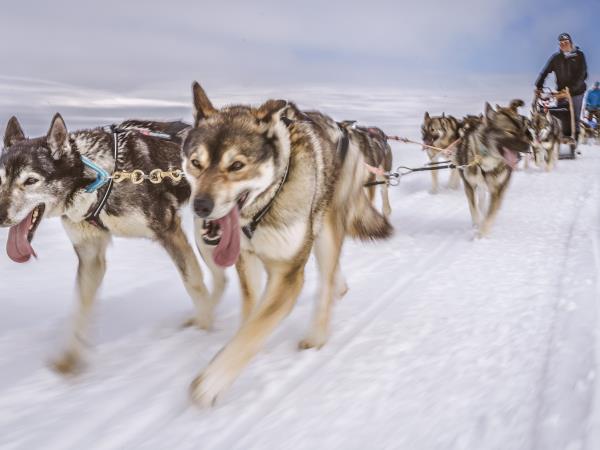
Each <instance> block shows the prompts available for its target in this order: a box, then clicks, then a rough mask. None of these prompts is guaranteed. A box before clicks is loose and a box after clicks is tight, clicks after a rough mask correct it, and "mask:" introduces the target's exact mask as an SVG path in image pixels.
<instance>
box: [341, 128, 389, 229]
mask: <svg viewBox="0 0 600 450" xmlns="http://www.w3.org/2000/svg"><path fill="white" fill-rule="evenodd" d="M339 126H340V127H342V128H344V130H346V132H347V133H348V137H349V138H350V145H351V146H353V147H356V148H358V149H360V151H361V152H362V154H363V157H364V159H365V162H366V163H367V164H368V165H370V166H371V167H374V168H376V169H379V170H380V171H383V172H387V173H389V172H391V170H392V148H391V147H390V144H389V142H388V140H387V136H386V134H385V133H384V132H383V130H381V129H380V128H377V127H361V126H356V125H355V122H354V121H343V122H339ZM374 181H385V177H383V176H381V175H379V174H377V175H376V174H374V173H372V172H370V171H369V170H367V169H366V166H365V178H364V183H371V182H374ZM377 186H379V187H380V191H381V205H382V212H383V214H384V215H385V216H386V217H389V215H390V214H391V213H392V207H391V206H390V199H389V193H388V185H387V183H382V184H379V185H377ZM377 186H375V185H374V186H368V187H366V190H367V195H368V196H369V199H370V200H371V202H374V201H375V190H376V187H377Z"/></svg>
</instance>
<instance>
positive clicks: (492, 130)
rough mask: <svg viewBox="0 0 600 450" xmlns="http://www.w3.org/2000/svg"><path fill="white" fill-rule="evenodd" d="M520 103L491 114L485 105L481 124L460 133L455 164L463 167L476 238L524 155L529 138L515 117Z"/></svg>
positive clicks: (489, 220) (491, 219) (520, 119)
mask: <svg viewBox="0 0 600 450" xmlns="http://www.w3.org/2000/svg"><path fill="white" fill-rule="evenodd" d="M520 106H523V101H521V100H513V101H512V102H511V104H510V106H509V107H497V109H496V110H494V109H493V108H492V107H491V106H490V104H489V103H486V105H485V113H484V115H483V120H481V123H479V124H477V123H478V121H477V120H473V121H472V125H471V126H470V127H467V128H465V129H464V130H463V133H464V135H463V137H462V140H461V141H460V143H459V145H458V150H457V153H456V162H457V164H458V165H460V166H463V167H462V168H461V169H460V174H461V177H462V179H463V185H464V189H465V194H466V196H467V201H468V203H469V210H470V212H471V218H472V220H473V226H474V227H475V228H477V237H483V236H486V235H487V234H488V233H489V230H490V228H491V226H492V224H493V222H494V220H495V218H496V215H497V214H498V211H499V209H500V205H501V203H502V200H503V198H504V195H505V193H506V189H507V187H508V182H509V181H510V177H511V175H512V171H513V169H514V168H515V167H516V165H517V163H518V161H519V158H520V153H524V152H528V151H529V147H530V144H531V138H530V134H529V130H528V128H527V123H526V121H525V120H524V117H523V116H521V115H520V114H519V113H518V108H519V107H520ZM486 194H489V204H488V206H487V210H486V211H485V216H484V217H483V218H482V217H481V216H482V214H483V211H481V209H482V208H483V203H485V201H484V199H485V197H486Z"/></svg>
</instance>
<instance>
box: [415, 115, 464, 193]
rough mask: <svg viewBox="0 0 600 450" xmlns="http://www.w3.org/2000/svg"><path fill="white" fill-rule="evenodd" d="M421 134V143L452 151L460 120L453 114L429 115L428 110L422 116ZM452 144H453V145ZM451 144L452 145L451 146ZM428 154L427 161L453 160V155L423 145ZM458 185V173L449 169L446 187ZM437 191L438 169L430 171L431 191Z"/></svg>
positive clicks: (455, 142) (457, 136)
mask: <svg viewBox="0 0 600 450" xmlns="http://www.w3.org/2000/svg"><path fill="white" fill-rule="evenodd" d="M421 135H422V138H423V144H425V145H431V146H433V147H437V148H441V149H448V150H449V151H453V150H455V149H456V144H457V143H458V142H457V141H458V140H459V139H460V122H459V121H458V120H457V119H456V118H455V117H453V116H447V115H446V114H442V115H441V116H430V115H429V113H428V112H426V113H425V116H424V117H423V124H422V125H421ZM453 144H454V145H453ZM451 146H452V147H451ZM424 149H425V150H426V151H427V155H428V156H429V162H431V163H435V162H437V161H439V160H440V158H441V159H450V160H451V161H453V162H454V157H453V156H450V155H445V154H444V153H442V152H441V151H439V150H435V149H432V148H427V147H424ZM459 185H460V175H459V174H458V171H457V170H456V169H451V170H450V180H449V181H448V187H449V188H450V189H458V187H459ZM437 192H438V171H437V170H432V171H431V193H432V194H435V193H437Z"/></svg>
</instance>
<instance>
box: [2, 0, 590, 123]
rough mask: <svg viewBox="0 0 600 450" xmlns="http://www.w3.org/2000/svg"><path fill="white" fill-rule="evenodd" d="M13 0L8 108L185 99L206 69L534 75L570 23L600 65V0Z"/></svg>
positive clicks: (300, 76) (5, 74)
mask: <svg viewBox="0 0 600 450" xmlns="http://www.w3.org/2000/svg"><path fill="white" fill-rule="evenodd" d="M2 9H3V11H2V14H1V15H0V40H1V41H2V43H3V45H2V46H0V60H1V61H2V65H1V66H0V120H4V119H5V118H6V115H7V114H10V112H9V110H10V111H12V110H14V109H15V108H16V109H17V110H18V108H19V107H23V106H25V107H26V108H29V107H33V106H34V105H40V107H44V105H56V106H57V107H73V104H72V103H73V102H75V103H77V102H78V103H81V105H79V106H81V107H82V108H85V106H86V105H85V104H86V102H87V101H89V100H91V99H93V100H94V101H99V102H102V99H104V100H103V101H104V104H103V105H98V104H97V103H93V102H91V103H90V104H91V105H92V106H93V107H96V108H104V109H107V108H110V107H114V108H119V107H122V106H123V103H126V104H127V106H131V105H132V104H133V107H140V108H141V107H142V106H143V105H141V103H143V102H144V101H146V102H147V106H156V107H165V108H167V109H168V108H169V107H179V105H181V103H182V102H188V101H189V86H190V83H191V81H192V80H194V79H196V80H198V81H200V82H201V83H202V84H203V85H204V86H205V87H207V88H208V89H209V90H212V91H214V92H220V91H223V90H227V89H230V90H233V89H237V90H243V88H244V87H254V88H256V87H264V88H267V87H273V86H277V87H280V89H281V90H282V91H283V92H287V91H286V89H287V90H288V91H289V92H293V89H295V88H298V87H307V86H328V87H337V88H340V89H345V88H347V87H353V88H356V89H358V88H360V87H377V88H390V89H398V88H422V89H429V90H432V91H440V92H441V91H444V90H448V89H452V88H454V89H456V88H463V89H471V88H475V87H476V86H482V85H486V84H487V85H517V84H518V85H519V86H521V87H522V86H531V87H532V85H533V81H534V80H535V78H536V76H537V74H538V72H539V71H540V69H541V67H542V66H543V65H544V63H545V62H546V60H547V59H548V57H549V56H550V55H551V54H552V53H553V52H554V51H556V47H557V42H556V37H557V35H558V34H559V33H561V32H564V31H566V32H569V33H571V35H572V36H573V38H574V41H575V43H576V44H577V45H579V46H580V47H581V48H582V49H583V50H584V52H585V54H586V56H587V60H588V65H589V72H590V79H589V80H588V81H590V82H591V81H593V80H595V79H597V78H600V45H599V44H600V27H599V26H598V21H599V18H600V11H599V10H600V0H562V1H558V0H529V1H528V0H505V1H482V0H456V1H440V0H438V1H434V0H419V1H370V2H365V1H362V2H355V1H352V0H345V1H337V0H331V1H321V2H320V1H314V0H305V1H302V2H289V1H284V0H278V1H272V0H267V1H252V2H245V1H244V2H242V1H229V2H227V1H221V2H206V1H182V0H173V1H169V2H157V1H154V0H148V1H143V2H142V1H128V2H122V1H115V0H103V1H102V2H89V1H80V0H79V1H78V0H53V1H52V2H33V1H27V0H23V1H19V2H6V3H5V5H4V7H3V8H2ZM120 102H121V103H120ZM140 102H141V103H140ZM109 115H110V114H109Z"/></svg>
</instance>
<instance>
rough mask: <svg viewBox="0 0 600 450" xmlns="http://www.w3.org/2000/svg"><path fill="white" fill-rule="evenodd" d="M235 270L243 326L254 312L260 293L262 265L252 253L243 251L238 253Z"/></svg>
mask: <svg viewBox="0 0 600 450" xmlns="http://www.w3.org/2000/svg"><path fill="white" fill-rule="evenodd" d="M235 268H236V270H237V273H238V277H239V279H240V290H241V292H242V314H241V323H242V324H244V323H246V321H247V320H248V317H250V314H251V313H252V311H253V310H254V307H255V306H256V300H257V299H258V296H259V295H260V292H261V291H262V289H261V276H262V271H263V264H262V262H261V260H260V259H259V258H258V257H257V256H256V255H255V254H254V253H251V252H246V251H243V252H241V253H240V256H239V258H238V260H237V263H236V265H235Z"/></svg>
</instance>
